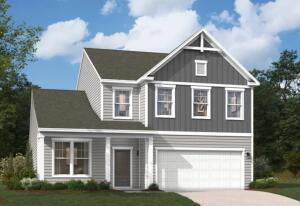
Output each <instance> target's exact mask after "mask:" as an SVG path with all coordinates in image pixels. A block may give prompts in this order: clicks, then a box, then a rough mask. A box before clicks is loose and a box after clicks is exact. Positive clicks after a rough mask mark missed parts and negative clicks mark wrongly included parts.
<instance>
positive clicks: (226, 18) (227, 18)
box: [211, 10, 235, 24]
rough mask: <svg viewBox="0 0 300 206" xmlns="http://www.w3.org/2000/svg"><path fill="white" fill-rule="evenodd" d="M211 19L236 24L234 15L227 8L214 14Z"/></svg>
mask: <svg viewBox="0 0 300 206" xmlns="http://www.w3.org/2000/svg"><path fill="white" fill-rule="evenodd" d="M211 19H212V20H213V21H217V22H219V23H223V22H224V23H229V24H235V20H234V16H233V15H231V14H230V13H229V11H227V10H223V11H222V12H221V13H220V14H219V15H213V16H212V17H211Z"/></svg>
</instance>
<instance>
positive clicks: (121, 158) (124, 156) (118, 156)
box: [114, 149, 131, 187]
mask: <svg viewBox="0 0 300 206" xmlns="http://www.w3.org/2000/svg"><path fill="white" fill-rule="evenodd" d="M114 155H115V165H114V168H115V169H114V177H115V178H114V180H115V181H114V183H115V185H114V186H115V187H130V186H131V184H130V182H131V175H130V173H131V171H130V170H131V166H130V150H129V149H128V150H127V149H124V150H123V149H122V150H119V149H116V150H115V154H114Z"/></svg>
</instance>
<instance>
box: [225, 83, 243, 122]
mask: <svg viewBox="0 0 300 206" xmlns="http://www.w3.org/2000/svg"><path fill="white" fill-rule="evenodd" d="M228 91H230V92H241V111H240V114H241V115H240V117H228V113H227V104H228ZM244 96H245V89H242V88H225V119H226V120H244V108H245V102H244Z"/></svg>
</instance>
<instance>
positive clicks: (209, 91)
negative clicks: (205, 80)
mask: <svg viewBox="0 0 300 206" xmlns="http://www.w3.org/2000/svg"><path fill="white" fill-rule="evenodd" d="M194 90H206V91H207V116H194ZM191 91H192V95H191V97H192V99H191V102H192V106H191V107H192V119H211V87H197V86H191Z"/></svg>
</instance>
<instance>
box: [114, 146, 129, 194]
mask: <svg viewBox="0 0 300 206" xmlns="http://www.w3.org/2000/svg"><path fill="white" fill-rule="evenodd" d="M112 150H113V154H112V155H113V165H112V168H113V172H112V180H113V188H115V189H131V188H132V177H133V175H132V169H133V167H132V157H133V156H132V155H133V153H132V151H133V147H112ZM116 150H129V151H130V186H129V187H116V186H115V151H116Z"/></svg>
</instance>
